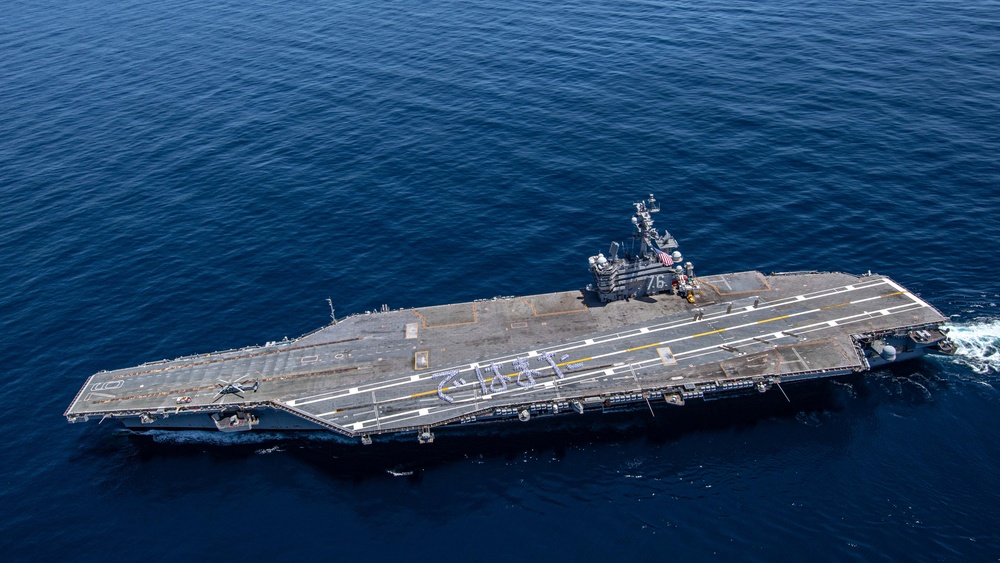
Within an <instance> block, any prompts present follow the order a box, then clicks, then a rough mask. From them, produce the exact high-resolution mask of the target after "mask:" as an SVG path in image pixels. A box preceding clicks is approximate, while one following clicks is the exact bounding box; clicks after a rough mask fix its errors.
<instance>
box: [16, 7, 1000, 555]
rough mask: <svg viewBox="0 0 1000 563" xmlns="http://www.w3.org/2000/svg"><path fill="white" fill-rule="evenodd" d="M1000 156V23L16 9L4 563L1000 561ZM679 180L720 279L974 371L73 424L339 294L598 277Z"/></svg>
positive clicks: (575, 11) (689, 241) (967, 10)
mask: <svg viewBox="0 0 1000 563" xmlns="http://www.w3.org/2000/svg"><path fill="white" fill-rule="evenodd" d="M998 155H1000V3H998V2H997V1H994V0H985V1H984V0H967V1H961V2H956V1H943V0H936V1H935V0H914V1H907V2H902V1H898V0H893V1H886V0H867V1H861V0H825V1H818V0H802V1H797V2H792V1H788V0H758V1H744V0H699V1H689V0H645V1H632V0H562V1H558V0H555V1H550V0H534V1H525V0H507V1H505V2H491V1H484V0H462V1H455V0H432V1H428V0H388V1H384V2H382V1H370V0H366V1H360V0H343V1H336V2H331V1H317V0H298V1H296V2H266V1H260V0H239V1H237V0H200V1H191V0H160V1H158V2H140V1H136V0H101V1H96V0H78V1H76V2H60V1H55V0H8V1H7V2H5V3H4V8H3V16H2V17H0V366H2V367H3V370H2V372H0V373H2V377H3V385H2V399H0V401H2V402H0V404H2V411H0V436H2V440H3V443H2V446H0V451H2V457H0V558H2V559H3V560H5V561H26V560H33V561H83V560H99V561H139V560H141V561H166V560H172V561H176V560H192V559H193V560H206V559H213V560H229V559H234V560H235V559H246V560H254V561H261V560H281V561H290V560H304V559H307V558H310V559H318V560H344V559H351V560H363V561H391V560H408V561H412V560H418V561H419V560H444V561H467V560H476V561H512V560H517V561H525V560H526V561H537V560H553V559H556V560H570V561H597V560H615V561H619V560H622V561H633V560H635V561H666V560H680V561H690V560H702V559H715V560H734V559H737V560H757V561H776V560H782V561H810V560H812V561H842V560H848V559H853V560H863V561H872V560H886V561H900V560H927V561H937V560H945V561H990V560H992V561H996V560H998V559H1000V487H998V486H997V478H998V475H1000V442H998V440H997V435H998V431H1000V376H998V372H997V370H998V368H1000V308H998V305H997V304H998V302H1000V258H998V254H997V253H998V248H1000V220H998V216H1000V158H998ZM650 193H653V194H655V195H656V196H657V198H658V199H659V200H660V201H661V202H663V211H662V212H661V213H660V214H659V215H658V216H656V217H655V218H656V221H657V226H658V227H661V228H666V229H669V230H670V232H671V233H672V234H673V235H674V236H676V237H677V238H678V239H679V240H680V242H681V249H682V250H683V251H684V254H685V256H686V258H687V259H690V260H692V261H693V262H694V264H695V267H696V270H697V271H698V272H699V273H701V274H703V275H708V274H712V273H719V272H725V271H737V270H748V269H759V270H761V271H764V272H771V271H789V270H802V269H809V270H813V269H815V270H838V271H847V272H852V273H863V272H866V271H868V270H872V271H875V272H878V273H882V274H887V275H890V276H892V277H893V278H894V279H896V280H897V281H899V282H900V283H902V284H904V285H906V286H907V287H908V288H909V289H911V290H912V291H914V292H915V293H918V294H920V295H922V296H923V297H924V298H925V299H927V300H929V301H930V302H932V303H933V304H935V305H936V306H937V307H938V308H939V309H940V310H941V311H942V312H943V313H944V314H946V315H948V316H950V317H951V318H952V324H953V329H952V334H953V336H954V337H955V339H956V340H957V341H958V342H959V343H960V344H961V346H962V348H961V351H960V354H959V355H958V356H956V357H954V358H940V357H937V358H930V357H929V358H925V359H921V360H918V361H914V362H910V363H908V364H901V365H898V366H896V367H894V368H893V369H891V370H884V371H878V372H875V373H872V374H869V375H868V376H867V377H864V378H862V379H858V380H853V381H848V382H846V383H842V384H829V385H826V386H822V387H821V388H819V389H816V390H813V391H811V392H810V393H809V394H808V395H807V396H795V393H794V392H793V393H792V395H793V397H792V398H793V399H794V400H793V402H792V403H791V404H790V405H789V404H785V405H781V404H774V405H771V404H768V405H751V404H749V403H747V404H742V403H740V402H738V401H737V402H730V403H726V404H722V403H717V404H715V405H713V406H712V407H711V408H707V409H701V410H692V411H690V412H689V413H688V414H683V413H682V414H677V413H674V412H673V411H670V412H671V413H673V414H666V411H661V412H663V413H664V414H663V415H661V416H658V417H656V418H652V417H650V416H649V413H648V412H640V413H636V414H634V415H629V416H624V417H607V418H601V417H597V419H596V420H588V421H586V422H585V423H582V424H580V425H569V426H567V427H565V428H553V429H550V430H551V431H545V432H530V431H522V430H521V428H520V427H518V429H517V431H514V430H513V429H512V431H511V434H510V435H506V434H505V433H504V432H501V431H491V433H490V435H489V436H486V437H483V438H476V437H474V436H464V437H463V436H442V437H439V439H438V441H437V442H436V443H435V444H433V445H431V446H417V445H416V443H415V440H414V443H413V444H410V443H401V444H378V443H376V445H374V446H372V447H366V448H362V447H360V446H358V447H351V448H345V447H344V446H343V445H341V444H338V443H336V442H335V441H331V440H329V439H328V438H327V437H325V435H322V434H320V435H306V436H282V435H277V434H273V435H268V434H263V435H256V436H253V437H250V438H242V439H233V438H221V437H219V436H217V435H214V434H199V433H194V432H190V433H157V432H154V433H151V434H146V435H136V434H132V433H130V432H127V431H125V430H124V429H123V428H121V427H120V426H118V425H117V424H115V423H113V422H106V423H104V424H97V423H96V422H93V421H92V422H90V423H88V424H76V425H69V424H67V423H66V421H65V419H63V417H62V413H63V411H64V410H65V408H66V407H67V406H68V405H69V403H70V401H71V400H72V398H73V397H74V395H75V393H76V392H77V390H78V389H79V387H80V386H81V385H82V384H83V382H84V381H85V379H86V378H87V377H88V376H90V375H91V374H93V373H94V372H96V371H98V370H101V369H112V368H119V367H126V366H130V365H135V364H138V363H142V362H144V361H148V360H155V359H161V358H172V357H176V356H180V355H185V354H191V353H201V352H210V351H213V350H219V349H227V348H233V347H241V346H245V345H250V344H263V343H264V342H265V341H268V340H278V339H281V338H282V337H284V336H288V337H295V336H298V335H300V334H303V333H305V332H308V331H310V330H312V329H315V328H318V327H320V326H322V325H324V324H326V323H327V322H328V321H329V309H328V307H327V303H326V299H327V297H329V298H331V300H332V302H333V303H334V306H335V307H336V310H337V314H338V316H340V315H348V314H352V313H363V312H364V311H365V310H367V309H375V308H377V307H380V306H381V305H382V304H383V303H385V304H388V305H389V306H390V307H393V308H397V307H414V306H421V305H432V304H440V303H447V302H452V301H458V300H472V299H478V298H489V297H493V296H496V295H526V294H531V293H540V292H550V291H560V290H567V289H576V288H580V287H583V286H584V285H586V284H587V283H588V282H589V281H590V280H589V274H588V272H587V260H586V259H587V257H588V256H590V255H592V254H596V253H597V252H598V251H606V249H607V246H608V244H609V243H610V242H611V241H612V240H621V239H623V238H624V237H625V236H627V234H628V233H629V232H630V231H631V225H630V223H629V217H630V215H631V212H632V207H631V203H632V202H633V201H639V200H640V199H642V198H643V197H645V196H646V195H647V194H650ZM791 390H792V391H794V388H792V389H791ZM393 472H395V473H397V474H399V475H394V474H393Z"/></svg>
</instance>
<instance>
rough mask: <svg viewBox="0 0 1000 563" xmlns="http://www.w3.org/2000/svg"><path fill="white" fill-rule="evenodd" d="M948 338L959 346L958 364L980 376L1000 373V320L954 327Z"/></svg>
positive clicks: (956, 358)
mask: <svg viewBox="0 0 1000 563" xmlns="http://www.w3.org/2000/svg"><path fill="white" fill-rule="evenodd" d="M948 337H949V338H951V340H952V341H953V342H954V343H955V344H957V345H958V352H957V353H956V354H955V357H954V360H955V362H956V363H959V364H962V365H964V366H968V367H969V368H971V369H972V370H973V371H975V372H976V373H978V374H988V373H997V372H1000V320H997V319H994V320H986V321H979V322H972V323H968V324H959V325H952V327H951V331H949V332H948Z"/></svg>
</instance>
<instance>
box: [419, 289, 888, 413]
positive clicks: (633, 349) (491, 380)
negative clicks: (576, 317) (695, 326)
mask: <svg viewBox="0 0 1000 563" xmlns="http://www.w3.org/2000/svg"><path fill="white" fill-rule="evenodd" d="M904 293H905V292H904V291H894V292H892V293H886V294H885V295H880V296H879V297H880V298H885V297H893V296H896V295H903V294H904ZM851 304H852V302H851V301H847V302H844V303H838V304H836V305H827V306H826V307H821V308H820V310H821V311H828V310H830V309H836V308H837V307H844V306H846V305H851ZM788 318H791V315H781V316H780V317H772V318H770V319H763V320H760V321H757V324H759V325H760V324H764V323H770V322H774V321H780V320H782V319H788ZM726 330H728V329H725V328H720V329H717V330H710V331H708V332H699V333H698V334H692V335H691V336H690V338H700V337H702V336H709V335H712V334H719V333H720V332H726ZM663 344H664V342H654V343H652V344H646V345H643V346H636V347H634V348H627V349H626V350H625V351H626V352H635V351H637V350H645V349H646V348H652V347H654V346H661V345H663ZM593 359H594V358H593V357H590V358H582V359H579V360H573V361H571V362H563V363H560V364H556V365H558V366H559V367H563V366H567V365H569V364H579V363H582V362H586V361H588V360H593ZM515 375H517V374H514V373H508V374H506V377H511V378H512V377H514V376H515ZM494 379H495V378H493V377H490V378H487V379H485V381H486V382H487V383H492V382H493V380H494ZM452 389H455V387H445V388H444V389H442V391H450V390H452ZM436 393H437V389H434V390H432V391H423V392H421V393H414V394H412V395H410V398H411V399H412V398H416V397H423V396H426V395H434V394H436Z"/></svg>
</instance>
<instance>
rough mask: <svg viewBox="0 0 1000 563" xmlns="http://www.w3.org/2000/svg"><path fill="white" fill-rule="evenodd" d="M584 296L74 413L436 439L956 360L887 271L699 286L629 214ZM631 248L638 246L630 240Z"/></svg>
mask: <svg viewBox="0 0 1000 563" xmlns="http://www.w3.org/2000/svg"><path fill="white" fill-rule="evenodd" d="M634 207H635V210H634V214H633V217H632V223H633V225H634V227H635V231H634V232H633V234H632V238H631V240H630V243H629V244H628V245H626V244H619V243H612V244H611V246H610V248H609V251H608V253H607V255H605V254H603V253H601V254H598V255H597V256H593V257H591V258H590V259H589V268H590V272H591V274H592V276H593V283H592V284H591V285H589V286H587V288H586V289H581V290H577V291H565V292H559V293H547V294H541V295H528V296H523V297H498V298H493V299H488V300H480V301H474V302H469V303H456V304H449V305H438V306H431V307H421V308H416V309H399V310H390V309H389V308H388V307H387V306H383V307H382V308H381V309H380V310H378V311H370V312H366V313H363V314H357V315H353V316H350V317H347V318H344V319H341V320H337V319H335V318H333V315H332V312H333V311H332V308H331V319H332V320H331V324H330V325H328V326H325V327H323V328H321V329H319V330H316V331H314V332H312V333H309V334H306V335H304V336H302V337H300V338H297V339H294V340H282V341H276V342H268V343H267V344H266V345H264V346H255V347H248V348H241V349H237V350H226V351H222V352H213V353H209V354H200V355H193V356H185V357H181V358H177V359H174V360H164V361H156V362H151V363H146V364H142V365H139V366H135V367H130V368H124V369H115V370H111V371H101V372H99V373H97V374H94V375H92V376H91V377H90V378H89V379H87V382H86V384H84V386H83V387H82V388H81V389H80V391H79V392H78V393H77V395H76V396H75V397H74V398H73V401H72V403H71V404H70V406H69V408H68V409H67V410H66V413H65V416H66V418H67V419H68V420H69V421H70V422H80V421H86V420H105V419H117V420H120V421H122V422H123V423H124V424H125V426H127V427H129V428H135V429H141V428H159V429H165V428H171V429H208V430H211V431H221V432H247V431H254V430H271V431H291V430H327V431H330V432H334V433H336V434H338V435H340V436H342V437H344V438H345V439H348V440H351V441H357V442H360V443H363V444H370V443H372V441H373V440H377V439H381V438H383V437H385V436H395V437H399V436H401V435H402V436H404V437H405V436H406V435H410V436H411V438H415V439H417V440H419V441H420V442H422V443H427V442H432V441H433V440H434V438H435V434H434V431H435V429H437V428H439V427H444V426H451V425H470V424H471V425H475V424H484V423H489V422H504V421H507V422H508V423H511V424H519V423H526V424H530V423H531V421H532V420H536V419H537V418H541V417H551V416H565V417H575V416H580V415H586V414H590V413H594V412H605V411H609V410H625V409H643V410H645V409H647V408H648V409H650V410H653V409H655V408H668V407H667V406H668V405H669V406H671V407H682V406H683V405H685V404H688V403H692V402H698V401H707V400H713V399H721V398H732V397H739V396H741V395H748V394H756V393H775V392H777V393H781V394H785V395H786V397H787V394H786V388H787V387H788V386H789V385H794V384H796V383H799V382H804V381H810V380H818V379H825V378H835V377H839V376H844V375H847V374H852V373H859V372H864V371H868V370H870V369H873V368H878V367H882V366H885V365H887V364H890V363H893V362H900V361H904V360H909V359H913V358H917V357H919V356H922V355H924V354H926V353H929V352H936V353H943V354H951V353H954V346H953V345H952V343H951V342H950V341H949V340H948V338H947V334H946V330H947V329H946V327H945V326H944V324H945V322H946V320H947V319H946V318H945V317H944V316H943V315H941V313H940V312H938V311H937V310H936V309H935V308H934V307H933V306H931V305H930V304H928V303H927V302H926V301H924V300H923V299H921V298H920V297H918V296H917V295H914V294H913V293H911V292H909V291H907V290H906V288H904V287H902V286H901V285H899V284H898V283H896V282H894V281H893V280H891V279H889V278H887V277H885V276H880V275H875V274H871V273H868V274H865V275H860V276H857V275H851V274H845V273H831V272H792V273H773V274H769V275H764V274H761V273H759V272H756V271H749V272H736V273H726V274H715V275H710V276H704V277H697V276H695V273H694V267H693V265H692V264H691V262H685V261H684V258H683V256H682V254H681V253H680V251H679V250H678V244H677V241H676V240H675V239H674V238H673V237H671V236H670V234H669V233H666V232H664V233H662V234H661V233H660V232H659V231H658V230H657V229H656V228H654V226H653V219H652V215H651V214H652V213H655V212H657V211H659V205H658V204H657V202H656V200H655V198H653V196H649V198H648V199H647V200H646V201H642V202H639V203H635V204H634ZM626 246H628V247H629V250H628V251H627V252H626V251H625V247H626Z"/></svg>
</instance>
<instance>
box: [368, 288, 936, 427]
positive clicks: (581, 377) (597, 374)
mask: <svg viewBox="0 0 1000 563" xmlns="http://www.w3.org/2000/svg"><path fill="white" fill-rule="evenodd" d="M915 304H916V305H917V307H914V306H913V304H906V305H900V306H897V307H893V308H892V309H893V310H896V311H895V312H894V313H893V312H891V310H890V314H898V313H903V312H906V311H912V310H915V309H919V308H922V307H923V305H922V304H920V303H915ZM869 315H870V313H868V312H863V313H858V314H855V315H849V316H846V317H842V318H841V319H838V321H839V324H840V325H845V324H850V323H853V322H861V321H864V320H865V319H866V318H870V317H869ZM852 319H853V320H852ZM828 325H829V322H820V323H815V324H812V325H804V326H802V327H797V328H796V330H797V331H799V332H802V333H811V332H815V331H818V330H823V329H824V328H827V326H828ZM777 334H778V335H780V334H781V333H777ZM752 340H753V337H749V338H744V339H741V340H737V341H734V343H745V342H748V341H752ZM705 352H708V353H709V354H711V353H718V352H719V349H718V347H717V346H709V347H705V348H699V349H694V350H687V351H685V352H680V353H678V354H676V356H678V357H680V356H685V357H689V358H690V357H700V356H702V355H706V354H705ZM620 353H622V351H618V352H611V353H609V354H606V355H604V356H608V355H613V354H620ZM604 356H596V357H595V359H599V358H601V357H604ZM660 361H661V360H660V357H659V356H655V357H653V358H649V359H645V360H640V361H638V362H632V363H630V364H623V365H619V366H615V367H612V368H606V369H601V370H598V371H594V372H586V373H582V374H577V375H575V376H570V377H567V378H566V379H563V380H553V381H551V382H549V383H553V384H555V385H554V386H555V387H557V388H558V387H562V386H565V385H567V384H571V383H572V384H576V383H583V382H586V381H593V380H595V379H599V378H602V377H611V376H614V375H616V374H617V372H618V370H624V369H637V370H642V369H649V368H650V367H653V365H654V364H658V363H660ZM571 379H572V381H570V380H571ZM624 379H628V378H627V377H624ZM533 390H534V391H537V388H536V387H532V388H527V389H525V388H517V387H514V388H511V389H509V390H508V391H503V392H496V393H493V394H492V395H491V396H490V398H495V397H496V396H498V395H509V396H511V397H520V396H525V395H530V394H532V392H533ZM434 392H436V391H434ZM484 398H485V397H480V398H475V397H473V398H459V399H456V401H455V403H454V404H448V405H441V406H438V407H431V408H422V409H416V410H411V411H404V412H401V413H395V414H393V415H389V416H383V417H382V420H386V419H389V418H393V419H396V418H400V417H404V416H409V418H407V419H403V420H409V419H410V418H422V417H424V416H427V414H429V413H430V412H434V413H436V414H443V413H447V412H451V411H455V410H458V409H463V408H465V409H467V407H469V406H470V405H473V404H478V401H480V400H482V399H484ZM403 399H405V397H401V398H395V399H389V400H386V401H383V403H382V404H386V403H389V402H396V401H399V400H403ZM546 400H553V399H552V398H549V399H546ZM498 406H499V405H498ZM477 410H478V409H477ZM371 422H373V420H367V421H364V422H363V423H369V424H370V423H371Z"/></svg>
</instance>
